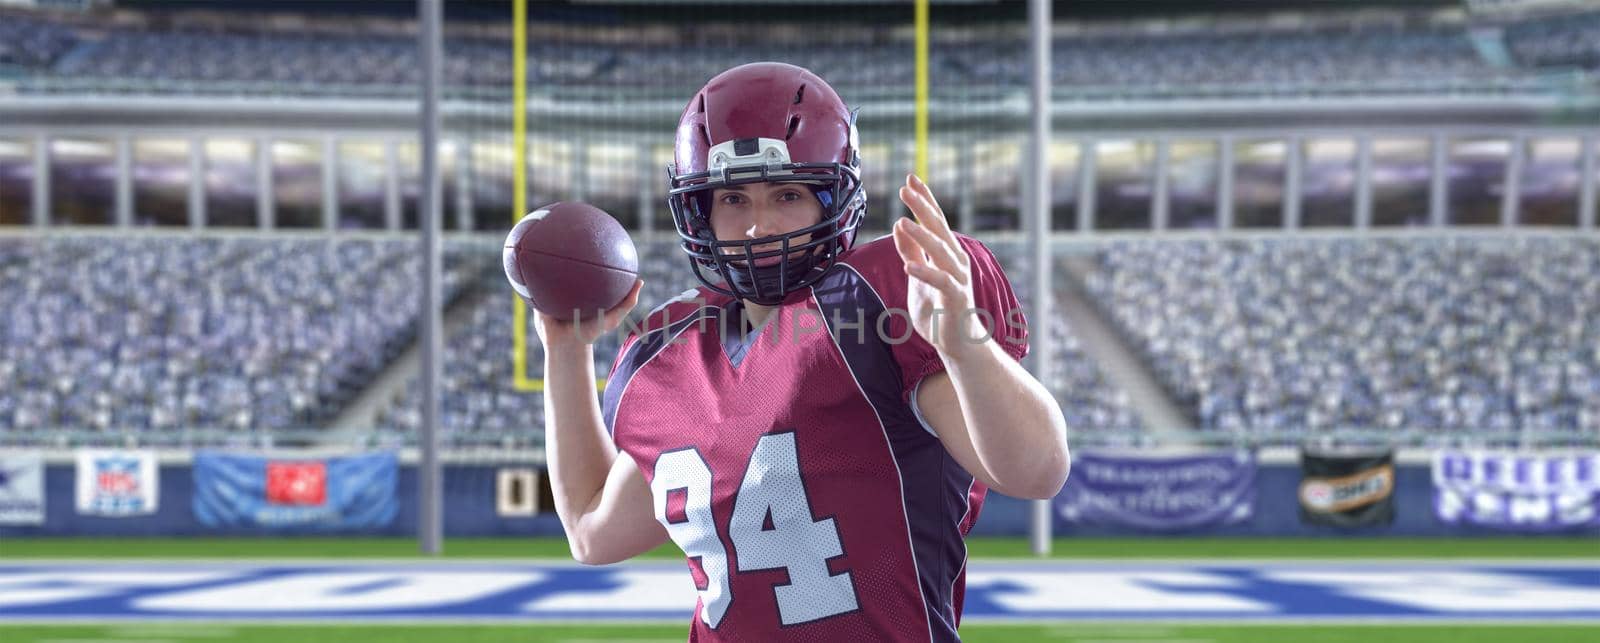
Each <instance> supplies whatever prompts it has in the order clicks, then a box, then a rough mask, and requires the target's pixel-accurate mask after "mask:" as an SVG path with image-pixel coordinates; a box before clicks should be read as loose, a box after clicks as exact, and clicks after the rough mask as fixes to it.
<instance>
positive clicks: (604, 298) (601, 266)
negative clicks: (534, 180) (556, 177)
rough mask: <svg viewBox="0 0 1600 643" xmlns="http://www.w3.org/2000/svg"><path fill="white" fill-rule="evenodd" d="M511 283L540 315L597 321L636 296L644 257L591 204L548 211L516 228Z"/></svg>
mask: <svg viewBox="0 0 1600 643" xmlns="http://www.w3.org/2000/svg"><path fill="white" fill-rule="evenodd" d="M503 259H504V263H505V270H506V279H509V280H510V281H511V287H512V288H513V289H515V290H516V291H517V294H518V295H520V296H521V297H522V298H523V299H524V300H526V301H527V302H528V303H529V304H530V305H532V306H533V307H534V308H535V309H537V310H538V311H539V312H540V313H542V314H544V315H548V316H550V317H552V318H555V319H560V320H564V321H570V320H572V319H573V318H574V317H577V316H579V315H581V317H582V319H585V320H588V319H596V318H598V316H599V314H600V313H602V312H604V311H606V310H610V309H611V308H613V307H615V306H616V305H617V304H619V303H622V299H623V298H624V297H627V296H628V292H629V291H631V290H633V284H634V280H636V279H637V278H638V276H639V251H638V249H636V248H634V246H633V239H630V238H629V237H628V231H627V230H624V229H623V228H622V224H621V223H618V222H617V220H616V219H615V218H613V217H612V216H611V215H609V214H606V212H605V211H604V210H601V209H600V208H596V207H594V206H592V205H589V204H587V203H581V202H577V201H561V202H557V203H552V204H550V205H547V206H544V207H542V208H539V209H537V210H534V211H533V212H530V213H528V216H525V217H523V218H522V220H521V221H518V222H517V225H515V226H512V228H511V233H510V234H508V235H506V247H505V253H504V255H503Z"/></svg>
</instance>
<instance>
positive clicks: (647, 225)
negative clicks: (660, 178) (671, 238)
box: [637, 143, 656, 244]
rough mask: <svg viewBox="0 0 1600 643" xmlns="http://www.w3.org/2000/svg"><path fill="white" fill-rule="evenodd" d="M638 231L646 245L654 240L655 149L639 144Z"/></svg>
mask: <svg viewBox="0 0 1600 643" xmlns="http://www.w3.org/2000/svg"><path fill="white" fill-rule="evenodd" d="M637 149H638V152H637V153H638V155H639V230H640V232H641V233H642V234H643V238H644V241H645V243H646V244H650V243H653V242H654V241H655V240H656V190H655V186H656V182H655V180H654V179H655V176H656V173H655V169H654V168H655V148H654V147H653V146H651V145H650V144H649V143H639V146H638V148H637Z"/></svg>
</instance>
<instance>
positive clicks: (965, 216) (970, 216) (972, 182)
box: [956, 139, 978, 234]
mask: <svg viewBox="0 0 1600 643" xmlns="http://www.w3.org/2000/svg"><path fill="white" fill-rule="evenodd" d="M974 156H976V154H975V153H974V152H973V149H972V140H971V139H964V140H961V141H959V142H957V143H956V190H957V191H958V192H959V194H960V196H959V197H958V199H957V201H956V224H957V225H959V226H961V227H960V230H961V231H962V232H966V233H969V234H970V233H971V232H972V229H973V226H975V225H977V224H978V211H977V207H978V206H977V203H978V201H977V191H978V185H977V180H976V179H977V176H976V174H975V171H974V166H975V162H974V159H973V157H974Z"/></svg>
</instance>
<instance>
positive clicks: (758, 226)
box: [745, 208, 787, 239]
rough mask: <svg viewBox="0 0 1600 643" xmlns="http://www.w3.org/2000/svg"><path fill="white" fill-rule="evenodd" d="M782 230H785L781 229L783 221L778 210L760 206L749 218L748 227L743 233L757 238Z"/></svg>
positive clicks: (780, 232) (778, 232)
mask: <svg viewBox="0 0 1600 643" xmlns="http://www.w3.org/2000/svg"><path fill="white" fill-rule="evenodd" d="M784 232H787V231H786V230H784V229H783V222H782V220H781V217H780V216H779V215H778V212H777V211H776V210H774V209H771V208H761V209H759V210H758V211H756V213H755V216H753V217H751V218H750V229H749V230H746V231H745V234H748V235H750V238H752V239H759V238H761V237H770V236H772V235H775V234H782V233H784Z"/></svg>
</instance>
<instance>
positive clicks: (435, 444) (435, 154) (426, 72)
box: [390, 0, 444, 556]
mask: <svg viewBox="0 0 1600 643" xmlns="http://www.w3.org/2000/svg"><path fill="white" fill-rule="evenodd" d="M442 2H443V0H418V4H417V11H418V13H420V14H421V16H420V20H421V23H422V34H421V41H422V42H421V43H419V44H420V46H421V49H422V56H421V58H422V123H421V129H422V132H421V134H422V135H421V137H420V138H421V140H419V141H418V142H419V144H420V145H421V153H422V168H421V169H422V176H421V179H422V194H421V199H420V203H419V206H420V207H421V210H422V211H421V212H419V213H418V214H419V215H421V216H420V217H419V221H418V223H419V224H420V225H419V226H418V227H421V228H422V428H421V435H419V436H417V438H418V442H419V444H418V448H419V450H420V452H421V455H422V459H421V462H420V463H418V474H419V475H418V482H417V503H418V505H419V506H418V513H417V516H418V521H417V539H418V540H419V541H420V542H419V543H418V544H419V545H420V547H421V549H422V553H424V554H427V555H430V556H437V555H439V553H440V551H441V549H442V545H443V541H444V518H443V516H444V513H443V511H442V509H443V491H442V489H443V485H441V484H440V471H439V388H440V386H439V373H440V370H441V369H440V362H441V358H442V357H443V355H442V354H441V351H440V346H441V341H440V337H439V335H440V327H441V314H440V311H439V308H440V292H439V284H440V272H441V268H440V266H441V263H442V262H441V258H440V256H439V228H440V218H441V215H442V214H443V213H444V204H443V200H442V199H441V196H442V195H441V194H440V187H441V183H440V180H439V179H440V177H439V80H440V75H439V68H440V66H441V65H440V58H443V56H444V52H443V37H442V35H441V33H440V24H439V23H440V22H441V19H442V16H443V13H444V9H443V4H442ZM390 149H393V147H392V146H391V148H390ZM391 158H393V157H392V155H391ZM391 167H392V164H391Z"/></svg>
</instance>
